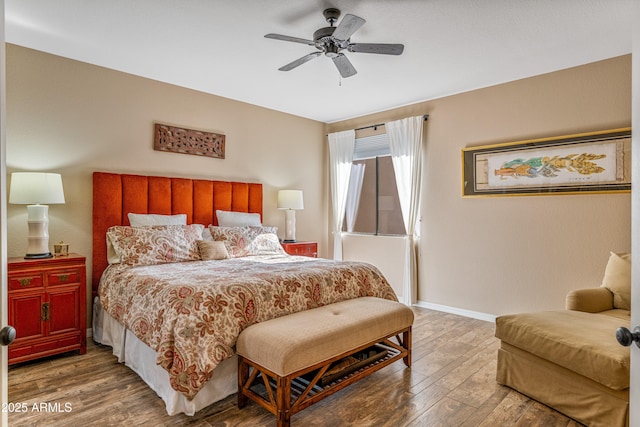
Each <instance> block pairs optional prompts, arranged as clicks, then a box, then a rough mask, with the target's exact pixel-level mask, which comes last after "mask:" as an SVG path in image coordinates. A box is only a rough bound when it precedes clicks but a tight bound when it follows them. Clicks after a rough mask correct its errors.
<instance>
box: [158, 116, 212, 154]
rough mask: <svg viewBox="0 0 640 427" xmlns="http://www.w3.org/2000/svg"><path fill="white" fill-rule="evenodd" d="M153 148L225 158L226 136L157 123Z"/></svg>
mask: <svg viewBox="0 0 640 427" xmlns="http://www.w3.org/2000/svg"><path fill="white" fill-rule="evenodd" d="M154 134H155V137H154V144H153V149H154V150H157V151H170V152H172V153H183V154H193V155H196V156H207V157H215V158H216V159H224V144H225V136H224V135H222V134H219V133H213V132H205V131H200V130H192V129H182V128H179V127H175V126H169V125H163V124H160V123H156V124H155V132H154Z"/></svg>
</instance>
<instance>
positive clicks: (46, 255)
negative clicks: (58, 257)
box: [24, 252, 53, 259]
mask: <svg viewBox="0 0 640 427" xmlns="http://www.w3.org/2000/svg"><path fill="white" fill-rule="evenodd" d="M43 258H53V255H52V254H51V252H47V253H44V254H26V255H25V256H24V259H43Z"/></svg>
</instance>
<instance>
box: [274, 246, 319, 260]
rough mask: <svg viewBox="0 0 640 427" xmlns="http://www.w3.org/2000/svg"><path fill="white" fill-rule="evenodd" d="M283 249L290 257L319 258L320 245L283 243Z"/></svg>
mask: <svg viewBox="0 0 640 427" xmlns="http://www.w3.org/2000/svg"><path fill="white" fill-rule="evenodd" d="M282 247H283V248H284V250H285V252H286V253H288V254H289V255H300V256H308V257H313V258H317V257H318V244H317V243H316V242H296V243H282Z"/></svg>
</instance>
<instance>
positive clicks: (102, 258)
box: [92, 172, 397, 415]
mask: <svg viewBox="0 0 640 427" xmlns="http://www.w3.org/2000/svg"><path fill="white" fill-rule="evenodd" d="M234 213H235V214H234ZM222 214H225V215H226V216H229V217H230V218H231V222H230V223H229V218H225V223H224V224H222V225H221V224H220V222H219V218H220V216H221V215H222ZM158 218H160V221H161V222H162V221H168V218H169V219H170V221H173V220H174V219H176V221H178V218H179V221H182V222H179V223H177V224H174V223H173V222H169V223H162V224H160V225H154V224H157V222H156V221H157V220H158ZM238 218H239V219H238ZM249 218H250V220H249ZM141 219H142V223H141V224H137V222H139V220H141ZM261 219H262V185H261V184H258V183H242V182H224V181H210V180H195V179H186V178H170V177H152V176H141V175H128V174H113V173H105V172H95V173H94V175H93V236H92V238H93V258H92V259H93V261H92V294H93V297H94V313H93V314H94V316H93V337H94V340H95V341H96V342H98V343H101V344H104V345H108V346H111V347H112V348H113V353H114V355H115V356H117V357H118V360H119V361H120V362H121V363H125V364H126V365H127V366H129V367H130V368H131V369H132V370H133V371H135V372H136V373H137V374H138V375H139V376H140V377H141V378H142V379H143V380H144V381H145V382H146V383H147V384H148V385H149V386H150V387H151V388H152V389H153V390H154V391H155V392H156V393H157V394H158V395H159V396H160V397H161V398H162V399H163V400H164V402H165V406H166V410H167V413H168V414H169V415H174V414H178V413H184V414H187V415H193V414H195V412H197V411H199V410H200V409H202V408H204V407H206V406H208V405H210V404H211V403H214V402H216V401H218V400H220V399H222V398H224V397H226V396H228V395H230V394H233V393H235V392H236V390H237V360H236V356H235V353H234V346H235V339H236V338H237V336H238V334H239V333H240V332H241V331H242V330H243V329H244V328H246V327H247V326H250V325H251V324H254V323H257V322H261V321H264V320H269V319H273V318H276V317H280V316H284V315H287V314H291V313H294V312H298V311H302V310H306V309H311V308H315V307H319V306H322V305H327V304H331V303H333V302H338V301H342V300H345V299H351V298H359V297H364V296H376V297H380V298H385V299H392V300H397V298H396V296H395V294H394V292H393V290H392V288H391V287H390V286H389V284H388V282H387V281H386V279H385V278H384V277H383V276H382V274H381V273H380V272H379V271H378V270H377V269H376V268H375V267H373V266H371V265H368V264H364V263H356V262H336V261H331V260H323V259H313V258H306V257H298V256H290V255H287V254H286V253H284V251H283V250H282V247H281V245H280V244H279V242H278V240H277V236H276V234H275V232H276V230H275V229H274V228H273V227H267V226H264V225H262V222H261ZM134 220H135V222H136V223H134V224H132V221H134ZM236 220H237V221H239V222H237V223H236V222H235V221H236ZM245 220H248V221H250V224H247V223H244V221H245ZM145 221H150V222H145ZM258 224H259V225H258Z"/></svg>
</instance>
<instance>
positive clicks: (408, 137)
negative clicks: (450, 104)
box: [385, 116, 424, 305]
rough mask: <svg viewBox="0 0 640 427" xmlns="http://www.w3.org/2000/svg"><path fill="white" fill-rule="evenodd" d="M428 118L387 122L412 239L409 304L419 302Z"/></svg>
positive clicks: (404, 215) (406, 289)
mask: <svg viewBox="0 0 640 427" xmlns="http://www.w3.org/2000/svg"><path fill="white" fill-rule="evenodd" d="M423 123H424V118H423V117H422V116H418V117H408V118H406V119H402V120H397V121H394V122H389V123H385V127H386V129H387V135H388V136H389V148H390V150H391V159H392V161H393V169H394V170H395V176H396V183H397V185H398V196H399V198H400V210H401V211H402V219H403V221H404V227H405V229H406V231H407V235H408V239H407V245H409V247H408V248H407V251H406V252H405V253H406V254H408V256H407V259H405V265H404V283H403V286H402V288H403V289H402V291H403V295H402V299H403V300H404V303H405V304H408V305H411V304H415V302H416V294H417V290H418V274H417V256H416V254H417V246H418V244H419V239H420V235H419V232H420V228H419V227H416V224H417V223H418V216H419V215H420V183H421V176H422V125H423Z"/></svg>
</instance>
